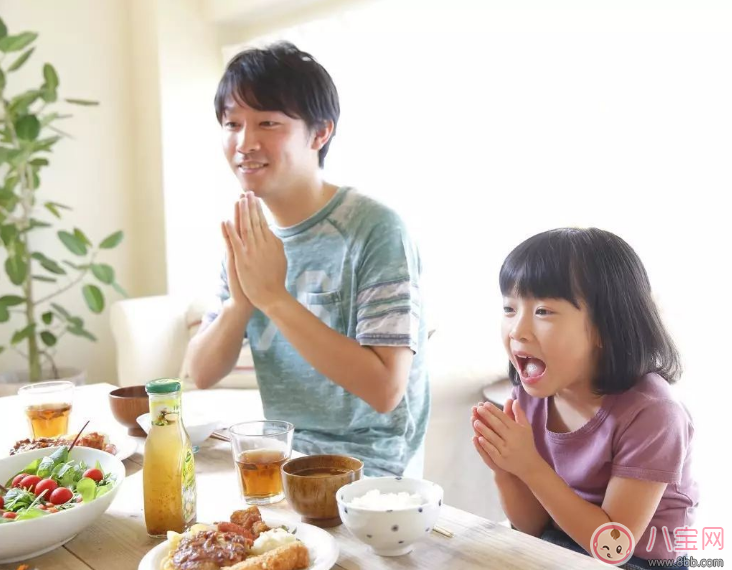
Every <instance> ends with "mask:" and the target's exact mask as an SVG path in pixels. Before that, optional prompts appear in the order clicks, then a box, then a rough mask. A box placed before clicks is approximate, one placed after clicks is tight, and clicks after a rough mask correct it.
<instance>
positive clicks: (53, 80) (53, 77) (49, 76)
mask: <svg viewBox="0 0 732 570" xmlns="http://www.w3.org/2000/svg"><path fill="white" fill-rule="evenodd" d="M43 79H45V80H46V85H47V86H48V87H49V88H50V89H53V90H54V91H55V90H56V89H57V88H58V74H57V73H56V70H55V69H54V68H53V65H51V64H50V63H46V64H44V65H43Z"/></svg>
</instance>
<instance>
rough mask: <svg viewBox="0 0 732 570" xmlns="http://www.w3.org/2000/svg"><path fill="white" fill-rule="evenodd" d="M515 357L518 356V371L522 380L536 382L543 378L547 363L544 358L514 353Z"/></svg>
mask: <svg viewBox="0 0 732 570" xmlns="http://www.w3.org/2000/svg"><path fill="white" fill-rule="evenodd" d="M514 357H515V358H516V364H517V365H518V373H519V376H520V377H521V381H522V382H524V383H525V384H536V383H537V382H538V381H539V380H541V379H542V377H543V376H544V373H545V372H546V364H545V363H544V361H543V360H541V359H540V358H534V357H533V356H529V355H526V354H525V355H519V354H514Z"/></svg>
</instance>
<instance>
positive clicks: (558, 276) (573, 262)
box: [499, 228, 681, 394]
mask: <svg viewBox="0 0 732 570" xmlns="http://www.w3.org/2000/svg"><path fill="white" fill-rule="evenodd" d="M499 283H500V286H501V293H502V294H503V295H504V296H518V297H531V298H535V299H564V300H566V301H569V302H570V303H572V304H573V305H574V306H575V307H577V308H579V307H580V300H581V301H583V302H584V303H585V305H586V306H587V310H588V312H589V316H590V320H591V321H592V324H593V325H594V326H595V328H596V329H597V331H598V333H599V335H600V342H601V346H602V348H601V353H600V359H599V363H598V370H597V376H596V378H595V382H594V386H593V387H594V391H595V393H596V394H617V393H620V392H624V391H625V390H628V389H629V388H632V387H633V386H634V385H635V383H636V382H637V381H638V380H640V378H641V377H642V376H643V375H645V374H648V373H650V372H655V373H657V374H659V375H660V376H662V377H663V378H665V379H666V381H668V382H669V383H673V382H675V381H676V380H677V379H678V377H679V375H680V374H681V361H680V358H679V353H678V351H677V350H676V346H675V345H674V342H673V340H672V339H671V335H670V334H669V333H668V331H667V330H666V328H665V326H664V325H663V322H662V320H661V316H660V314H659V312H658V309H657V307H656V304H655V302H654V300H653V297H652V295H651V285H650V282H649V280H648V274H647V273H646V270H645V268H644V267H643V263H642V262H641V260H640V258H639V257H638V255H637V254H636V253H635V251H633V248H631V247H630V246H629V245H628V244H627V242H625V241H624V240H623V239H621V238H619V237H618V236H616V235H615V234H612V233H610V232H607V231H604V230H599V229H597V228H588V229H574V228H562V229H557V230H550V231H547V232H543V233H540V234H537V235H535V236H533V237H531V238H529V239H527V240H526V241H524V242H523V243H521V244H520V245H519V246H518V247H516V248H515V249H514V250H513V251H512V252H511V253H510V254H509V255H508V257H507V258H506V260H505V261H504V262H503V266H502V267H501V273H500V276H499ZM509 376H510V378H511V381H512V382H513V383H514V384H516V385H518V384H520V380H519V377H518V374H517V372H516V370H514V369H513V366H511V365H510V364H509Z"/></svg>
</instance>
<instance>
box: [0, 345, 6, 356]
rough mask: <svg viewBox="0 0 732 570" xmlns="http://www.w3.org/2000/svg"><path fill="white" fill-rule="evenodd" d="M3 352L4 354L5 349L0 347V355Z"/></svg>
mask: <svg viewBox="0 0 732 570" xmlns="http://www.w3.org/2000/svg"><path fill="white" fill-rule="evenodd" d="M3 352H5V347H4V346H0V354H2V353H3Z"/></svg>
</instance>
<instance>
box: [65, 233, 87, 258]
mask: <svg viewBox="0 0 732 570" xmlns="http://www.w3.org/2000/svg"><path fill="white" fill-rule="evenodd" d="M58 239H60V240H61V241H62V242H63V244H64V245H65V246H66V249H68V250H69V251H70V252H71V253H73V254H74V255H86V244H85V243H84V242H83V241H82V240H80V239H79V238H78V237H76V236H75V235H74V234H70V233H69V232H65V231H60V232H58Z"/></svg>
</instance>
